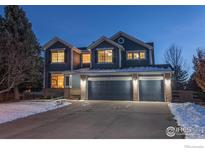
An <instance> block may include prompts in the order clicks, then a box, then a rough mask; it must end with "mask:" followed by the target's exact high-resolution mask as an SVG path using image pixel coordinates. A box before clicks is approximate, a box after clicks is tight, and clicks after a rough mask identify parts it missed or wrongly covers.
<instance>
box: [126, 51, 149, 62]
mask: <svg viewBox="0 0 205 154" xmlns="http://www.w3.org/2000/svg"><path fill="white" fill-rule="evenodd" d="M142 52H143V53H144V55H145V56H144V57H145V58H143V59H141V58H140V53H142ZM129 53H132V59H129V58H128V54H129ZM135 53H138V58H136V59H135V58H134V54H135ZM126 59H127V61H136V60H137V61H142V60H146V50H128V51H127V52H126Z"/></svg>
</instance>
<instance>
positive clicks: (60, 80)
mask: <svg viewBox="0 0 205 154" xmlns="http://www.w3.org/2000/svg"><path fill="white" fill-rule="evenodd" d="M51 88H64V75H63V74H51Z"/></svg>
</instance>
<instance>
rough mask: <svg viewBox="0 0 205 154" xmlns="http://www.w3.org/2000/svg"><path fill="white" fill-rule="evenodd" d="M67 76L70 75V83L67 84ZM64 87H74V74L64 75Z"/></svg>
mask: <svg viewBox="0 0 205 154" xmlns="http://www.w3.org/2000/svg"><path fill="white" fill-rule="evenodd" d="M66 77H69V85H66ZM64 87H65V88H72V75H71V74H65V75H64Z"/></svg>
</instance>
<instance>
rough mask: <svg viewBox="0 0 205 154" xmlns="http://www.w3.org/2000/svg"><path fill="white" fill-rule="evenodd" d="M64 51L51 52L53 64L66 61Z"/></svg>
mask: <svg viewBox="0 0 205 154" xmlns="http://www.w3.org/2000/svg"><path fill="white" fill-rule="evenodd" d="M64 57H65V55H64V50H52V51H51V62H52V63H63V62H65V59H64Z"/></svg>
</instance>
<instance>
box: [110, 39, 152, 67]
mask: <svg viewBox="0 0 205 154" xmlns="http://www.w3.org/2000/svg"><path fill="white" fill-rule="evenodd" d="M120 37H121V36H120ZM118 38H119V37H118ZM118 38H116V39H115V40H114V41H115V42H116V43H118ZM122 38H124V43H123V44H121V45H122V46H123V47H124V48H125V51H124V52H122V67H135V66H146V65H150V56H149V49H147V48H145V47H143V46H142V45H140V44H137V43H136V42H133V41H131V40H129V39H127V38H125V37H122ZM134 50H143V51H145V52H146V59H145V60H127V51H134ZM151 58H153V57H151Z"/></svg>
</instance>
